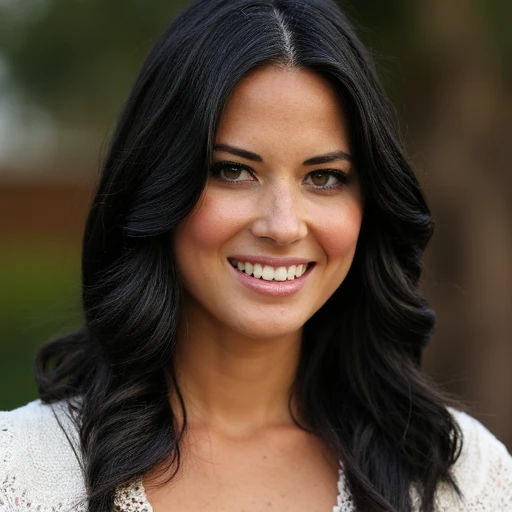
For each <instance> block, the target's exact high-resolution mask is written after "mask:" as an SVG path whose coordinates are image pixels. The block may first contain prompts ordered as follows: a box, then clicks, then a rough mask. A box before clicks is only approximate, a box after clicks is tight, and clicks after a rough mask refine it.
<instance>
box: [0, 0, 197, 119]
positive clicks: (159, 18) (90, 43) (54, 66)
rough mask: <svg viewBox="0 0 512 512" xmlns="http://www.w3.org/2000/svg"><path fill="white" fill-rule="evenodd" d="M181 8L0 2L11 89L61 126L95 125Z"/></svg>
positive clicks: (158, 0) (131, 2)
mask: <svg viewBox="0 0 512 512" xmlns="http://www.w3.org/2000/svg"><path fill="white" fill-rule="evenodd" d="M186 3H187V2H186V1H176V0H172V1H162V0H153V1H152V2H151V5H150V6H148V3H147V2H145V1H143V0H108V1H105V0H39V1H34V0H16V1H14V2H7V3H5V4H3V6H2V4H0V51H1V52H2V54H3V55H4V56H5V58H6V60H7V62H8V65H9V67H10V72H11V74H12V81H13V86H14V87H15V88H16V90H21V91H23V92H24V93H25V94H26V95H28V96H29V97H30V98H31V99H33V100H34V101H35V102H36V103H39V104H41V105H43V106H45V107H46V108H47V109H48V110H49V111H51V112H52V114H53V115H54V116H55V117H56V118H57V119H58V120H60V121H61V122H62V123H64V124H76V123H79V124H80V125H88V124H89V125H92V126H94V125H96V124H97V123H102V122H104V121H103V119H104V117H103V116H104V113H105V112H108V113H110V114H111V115H114V114H115V113H116V111H117V110H118V108H119V103H120V99H121V98H123V97H124V96H125V95H126V93H127V92H128V89H129V87H130V86H131V83H132V82H133V80H134V78H135V76H136V72H137V69H138V67H139V65H140V63H141V61H142V59H143V57H144V55H145V54H146V53H147V51H148V50H149V48H150V47H151V45H152V44H153V42H154V40H155V39H156V37H157V36H158V34H159V32H160V31H161V30H162V29H163V28H164V27H165V25H166V24H167V22H168V21H169V20H170V19H171V18H172V17H173V16H174V15H175V14H176V13H177V12H178V11H179V10H180V9H181V8H182V7H183V6H184V5H186ZM98 117H99V119H98Z"/></svg>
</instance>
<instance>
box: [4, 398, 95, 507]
mask: <svg viewBox="0 0 512 512" xmlns="http://www.w3.org/2000/svg"><path fill="white" fill-rule="evenodd" d="M68 409H69V408H68V404H67V402H66V403H65V402H59V403H56V404H51V405H46V404H43V403H42V402H41V401H39V400H36V401H34V402H30V403H29V404H27V405H25V406H23V407H20V408H19V409H15V410H13V411H9V412H0V463H1V465H0V512H3V511H8V512H11V511H24V510H27V511H28V510H32V509H37V510H41V511H46V510H48V511H49V510H56V506H57V505H58V504H60V506H61V507H65V506H66V505H68V507H69V508H72V507H75V508H73V510H82V509H81V508H80V505H79V502H80V501H81V500H83V496H84V494H85V489H84V483H83V478H82V472H81V464H80V461H79V453H80V452H79V448H78V447H79V443H78V432H77V429H76V426H75V423H74V421H73V419H72V417H71V415H70V414H69V412H68ZM77 505H78V507H77ZM38 507H39V508H38ZM83 510H85V508H83Z"/></svg>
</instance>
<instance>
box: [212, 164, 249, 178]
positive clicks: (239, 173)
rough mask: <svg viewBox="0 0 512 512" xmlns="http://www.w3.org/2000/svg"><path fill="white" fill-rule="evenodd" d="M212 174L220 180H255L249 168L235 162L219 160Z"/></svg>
mask: <svg viewBox="0 0 512 512" xmlns="http://www.w3.org/2000/svg"><path fill="white" fill-rule="evenodd" d="M210 174H211V175H212V176H213V177H214V178H216V179H218V180H220V181H228V182H243V181H253V180H254V177H253V175H252V171H251V170H250V169H249V168H247V167H246V166H245V165H242V164H238V163H235V162H218V163H216V164H214V165H213V167H212V168H211V170H210Z"/></svg>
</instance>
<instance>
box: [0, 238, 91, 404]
mask: <svg viewBox="0 0 512 512" xmlns="http://www.w3.org/2000/svg"><path fill="white" fill-rule="evenodd" d="M4 242H5V241H4ZM79 259H80V255H79V253H78V251H77V250H76V249H70V247H69V245H67V244H62V243H55V242H50V241H48V240H39V241H38V240H30V242H15V243H10V244H5V243H4V245H3V248H2V251H0V283H2V286H1V293H0V343H1V345H2V347H1V354H2V357H1V358H0V390H2V391H1V394H0V410H3V409H11V408H14V407H15V406H19V405H21V404H23V403H25V402H27V401H28V400H33V399H34V398H36V396H37V393H36V387H35V382H34V377H33V372H32V367H33V360H34V355H35V352H36V349H37V347H39V346H40V345H41V343H42V342H44V341H46V340H48V339H51V338H53V337H55V336H56V335H58V334H59V333H64V332H66V331H67V330H70V329H72V328H74V327H75V326H77V325H79V324H80V318H81V317H80V312H79V297H80V293H79Z"/></svg>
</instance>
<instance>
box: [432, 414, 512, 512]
mask: <svg viewBox="0 0 512 512" xmlns="http://www.w3.org/2000/svg"><path fill="white" fill-rule="evenodd" d="M449 410H450V413H451V414H452V416H453V417H454V419H455V420H456V422H457V424H458V425H459V428H460V431H461V433H462V450H461V454H460V457H459V459H458V460H457V462H456V463H455V465H454V466H453V468H452V474H453V476H454V478H455V481H456V482H457V485H458V486H459V489H460V491H461V493H462V501H461V500H460V499H459V498H458V497H456V496H454V493H453V492H451V491H450V490H448V488H447V487H443V486H442V487H441V488H440V490H439V493H438V511H439V512H445V511H452V510H457V511H458V510H464V511H468V512H473V511H475V512H476V511H478V512H491V511H495V510H507V508H508V507H509V506H510V503H512V457H511V456H510V454H509V453H508V451H507V449H506V448H505V446H504V445H503V444H502V443H501V442H500V441H498V439H496V437H494V435H493V434H491V432H489V430H487V428H485V427H484V426H483V425H482V424H481V423H480V422H479V421H477V420H476V419H475V418H473V417H472V416H470V415H468V414H466V413H463V412H461V411H457V410H455V409H449Z"/></svg>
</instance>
